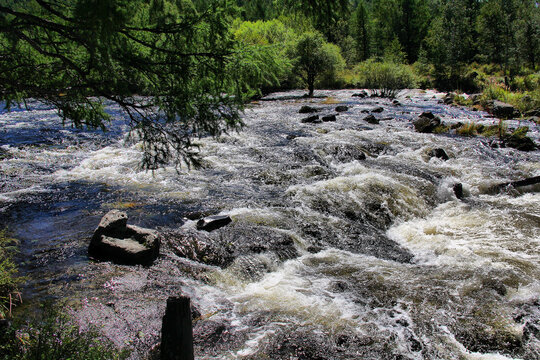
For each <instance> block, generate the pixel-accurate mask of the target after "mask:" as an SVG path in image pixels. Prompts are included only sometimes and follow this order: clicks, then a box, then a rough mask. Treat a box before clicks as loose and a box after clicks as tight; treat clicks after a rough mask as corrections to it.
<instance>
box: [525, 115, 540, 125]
mask: <svg viewBox="0 0 540 360" xmlns="http://www.w3.org/2000/svg"><path fill="white" fill-rule="evenodd" d="M527 121H529V122H532V123H535V124H537V125H540V117H539V116H531V117H529V118H528V119H527Z"/></svg>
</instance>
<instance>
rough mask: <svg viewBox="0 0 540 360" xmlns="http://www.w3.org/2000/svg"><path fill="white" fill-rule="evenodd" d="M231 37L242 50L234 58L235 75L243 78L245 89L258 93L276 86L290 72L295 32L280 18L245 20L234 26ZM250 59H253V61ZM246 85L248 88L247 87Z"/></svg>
mask: <svg viewBox="0 0 540 360" xmlns="http://www.w3.org/2000/svg"><path fill="white" fill-rule="evenodd" d="M234 28H235V29H234V37H235V38H236V40H237V41H238V42H239V46H241V47H242V48H243V49H255V50H254V51H246V50H244V51H242V52H239V54H241V55H239V56H237V59H236V61H235V64H236V65H235V67H236V69H237V74H238V75H239V76H241V77H243V81H241V82H242V83H243V84H245V86H246V89H245V92H247V93H249V92H250V91H251V92H252V93H253V95H261V93H262V92H267V90H271V89H272V88H274V87H277V86H279V85H280V84H281V83H282V82H283V81H284V80H286V79H288V78H289V77H290V75H291V67H292V64H291V59H290V57H289V55H288V54H289V53H290V49H291V47H292V46H293V42H294V37H295V36H296V35H295V34H294V32H293V31H292V30H291V29H289V28H287V27H286V26H285V25H284V24H283V23H282V22H281V21H279V20H276V19H274V20H270V21H256V22H251V21H244V22H239V23H237V24H236V25H235V26H234ZM250 57H251V58H254V57H255V58H256V61H253V59H251V60H250ZM247 87H249V88H247Z"/></svg>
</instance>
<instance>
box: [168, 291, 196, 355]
mask: <svg viewBox="0 0 540 360" xmlns="http://www.w3.org/2000/svg"><path fill="white" fill-rule="evenodd" d="M194 359H195V358H194V355H193V325H192V322H191V308H190V299H189V297H186V296H180V297H170V298H168V299H167V309H166V310H165V316H163V324H162V327H161V360H194Z"/></svg>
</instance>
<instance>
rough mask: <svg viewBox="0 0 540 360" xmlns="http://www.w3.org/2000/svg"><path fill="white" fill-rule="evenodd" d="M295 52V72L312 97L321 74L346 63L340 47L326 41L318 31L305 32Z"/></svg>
mask: <svg viewBox="0 0 540 360" xmlns="http://www.w3.org/2000/svg"><path fill="white" fill-rule="evenodd" d="M294 53H295V54H294V55H295V60H294V64H295V67H294V69H295V72H296V73H297V74H298V75H299V76H300V77H301V78H302V80H303V81H304V82H305V83H306V85H307V87H308V90H309V96H310V97H312V96H313V92H314V90H315V81H316V80H317V79H318V78H319V77H320V76H322V75H323V74H325V73H327V72H332V71H335V70H336V69H338V68H339V67H340V66H343V64H344V60H343V58H342V57H341V53H340V51H339V48H338V47H337V46H335V45H332V44H329V43H327V42H325V41H324V37H323V36H322V34H320V33H318V32H307V33H305V34H303V35H302V36H301V37H300V38H299V40H298V42H297V43H296V46H295V48H294Z"/></svg>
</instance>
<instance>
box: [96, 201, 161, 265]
mask: <svg viewBox="0 0 540 360" xmlns="http://www.w3.org/2000/svg"><path fill="white" fill-rule="evenodd" d="M159 246H160V238H159V235H158V233H157V232H156V231H154V230H150V229H144V228H141V227H138V226H134V225H127V214H126V213H124V212H121V211H118V210H111V211H110V212H109V213H107V214H106V215H105V216H104V217H103V218H102V219H101V221H100V223H99V225H98V227H97V229H96V231H95V232H94V235H93V236H92V239H91V241H90V245H89V247H88V254H89V255H90V256H91V257H93V258H95V259H97V260H103V261H112V262H114V263H118V264H126V265H150V264H152V262H153V261H154V260H155V259H156V258H157V257H158V255H159Z"/></svg>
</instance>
